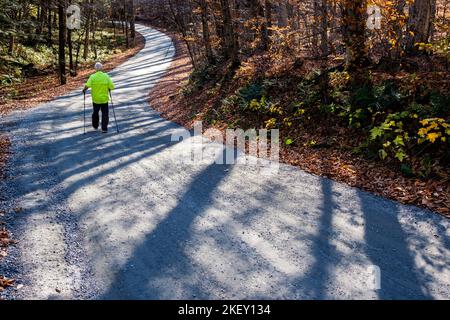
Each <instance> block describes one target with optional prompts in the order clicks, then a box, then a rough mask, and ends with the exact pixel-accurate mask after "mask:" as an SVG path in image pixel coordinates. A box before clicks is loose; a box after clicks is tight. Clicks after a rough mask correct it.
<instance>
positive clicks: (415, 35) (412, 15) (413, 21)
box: [406, 0, 436, 52]
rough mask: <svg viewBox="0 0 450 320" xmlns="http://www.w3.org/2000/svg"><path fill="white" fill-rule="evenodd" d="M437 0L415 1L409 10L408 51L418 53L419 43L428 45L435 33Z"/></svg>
mask: <svg viewBox="0 0 450 320" xmlns="http://www.w3.org/2000/svg"><path fill="white" fill-rule="evenodd" d="M435 16H436V0H415V1H414V4H413V5H412V6H411V7H410V10H409V21H408V33H407V41H406V51H408V52H417V51H418V47H417V45H416V44H417V43H428V42H429V41H430V38H431V37H432V33H433V22H434V18H435Z"/></svg>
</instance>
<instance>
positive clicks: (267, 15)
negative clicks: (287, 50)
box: [262, 0, 272, 50]
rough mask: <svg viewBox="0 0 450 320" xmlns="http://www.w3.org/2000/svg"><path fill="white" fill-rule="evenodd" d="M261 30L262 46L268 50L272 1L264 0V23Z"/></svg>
mask: <svg viewBox="0 0 450 320" xmlns="http://www.w3.org/2000/svg"><path fill="white" fill-rule="evenodd" d="M263 26H264V27H263V32H262V48H263V50H268V49H269V45H270V28H272V3H270V1H269V0H265V1H264V23H263Z"/></svg>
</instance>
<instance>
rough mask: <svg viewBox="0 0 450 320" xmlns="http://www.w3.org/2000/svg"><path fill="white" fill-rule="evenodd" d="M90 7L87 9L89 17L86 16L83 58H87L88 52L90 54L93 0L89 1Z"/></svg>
mask: <svg viewBox="0 0 450 320" xmlns="http://www.w3.org/2000/svg"><path fill="white" fill-rule="evenodd" d="M87 5H88V9H87V17H86V27H85V28H86V32H85V34H84V47H83V59H84V60H87V58H88V54H89V34H90V26H91V23H92V7H91V2H90V1H88V3H87Z"/></svg>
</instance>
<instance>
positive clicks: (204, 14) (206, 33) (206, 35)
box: [200, 0, 214, 63]
mask: <svg viewBox="0 0 450 320" xmlns="http://www.w3.org/2000/svg"><path fill="white" fill-rule="evenodd" d="M200 7H201V18H202V29H203V43H204V46H205V52H206V58H207V59H208V62H209V63H212V62H213V61H214V56H213V52H212V48H211V39H210V38H211V34H210V31H209V26H208V4H207V3H206V0H201V2H200Z"/></svg>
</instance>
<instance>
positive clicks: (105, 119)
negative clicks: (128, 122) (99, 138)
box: [92, 103, 109, 131]
mask: <svg viewBox="0 0 450 320" xmlns="http://www.w3.org/2000/svg"><path fill="white" fill-rule="evenodd" d="M100 110H102V130H105V131H106V130H108V123H109V108H108V104H107V103H104V104H97V103H94V113H92V126H93V127H94V129H98V124H99V121H100V117H99V112H100Z"/></svg>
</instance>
